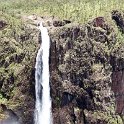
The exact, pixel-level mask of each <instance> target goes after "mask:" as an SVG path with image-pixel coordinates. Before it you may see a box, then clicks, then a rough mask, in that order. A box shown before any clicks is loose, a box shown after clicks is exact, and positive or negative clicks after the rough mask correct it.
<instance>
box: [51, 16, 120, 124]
mask: <svg viewBox="0 0 124 124" xmlns="http://www.w3.org/2000/svg"><path fill="white" fill-rule="evenodd" d="M50 36H51V57H50V67H51V71H50V72H51V94H52V100H53V113H54V114H53V115H54V123H55V124H60V123H61V124H67V123H70V124H82V123H84V124H100V123H101V124H106V123H108V122H109V123H111V124H112V123H122V121H121V119H120V118H119V116H118V115H117V114H116V110H115V109H116V105H115V97H114V93H113V91H112V89H111V85H112V84H113V83H112V79H113V77H111V74H113V73H114V72H112V67H113V66H114V65H113V63H110V58H111V57H110V49H111V48H112V47H113V45H114V44H115V43H116V39H115V34H114V30H113V29H112V28H111V26H109V25H108V24H107V22H105V20H104V18H102V17H99V18H96V19H94V20H93V22H91V23H89V24H87V25H84V26H82V25H79V24H69V25H65V26H63V27H58V28H55V29H53V32H52V33H51V35H50ZM113 80H114V79H113ZM113 85H114V84H113ZM114 86H117V85H116V84H115V85H114ZM58 115H59V116H58Z"/></svg>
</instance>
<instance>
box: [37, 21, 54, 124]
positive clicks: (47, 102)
mask: <svg viewBox="0 0 124 124" xmlns="http://www.w3.org/2000/svg"><path fill="white" fill-rule="evenodd" d="M39 29H40V31H41V37H42V39H41V40H42V44H41V46H40V49H39V50H38V53H37V57H36V65H35V69H36V71H35V93H36V105H35V124H52V118H51V98H50V87H49V48H50V38H49V35H48V31H47V28H46V27H43V25H42V23H40V26H39Z"/></svg>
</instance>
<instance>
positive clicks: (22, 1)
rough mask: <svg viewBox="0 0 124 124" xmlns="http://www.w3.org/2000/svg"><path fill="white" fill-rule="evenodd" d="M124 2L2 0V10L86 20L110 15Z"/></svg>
mask: <svg viewBox="0 0 124 124" xmlns="http://www.w3.org/2000/svg"><path fill="white" fill-rule="evenodd" d="M123 3H124V0H61V1H60V0H1V4H0V10H1V11H2V12H3V13H8V14H11V15H12V16H14V15H15V14H20V13H25V14H26V13H28V14H29V13H30V14H38V15H51V16H52V15H54V16H57V17H60V18H62V19H69V20H72V21H76V22H86V21H87V20H89V19H92V18H94V17H97V16H109V15H108V12H111V11H112V10H113V9H114V10H115V9H117V10H122V9H123V8H124V4H123ZM109 14H110V13H109Z"/></svg>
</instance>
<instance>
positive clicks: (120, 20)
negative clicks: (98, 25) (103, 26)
mask: <svg viewBox="0 0 124 124" xmlns="http://www.w3.org/2000/svg"><path fill="white" fill-rule="evenodd" d="M112 19H113V20H114V21H115V22H116V25H117V26H118V27H119V29H120V30H121V32H122V33H124V14H123V13H121V12H119V11H118V10H113V11H112Z"/></svg>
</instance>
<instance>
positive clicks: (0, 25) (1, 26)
mask: <svg viewBox="0 0 124 124" xmlns="http://www.w3.org/2000/svg"><path fill="white" fill-rule="evenodd" d="M6 26H7V23H6V22H5V21H3V20H0V30H2V29H4V28H5V27H6Z"/></svg>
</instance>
